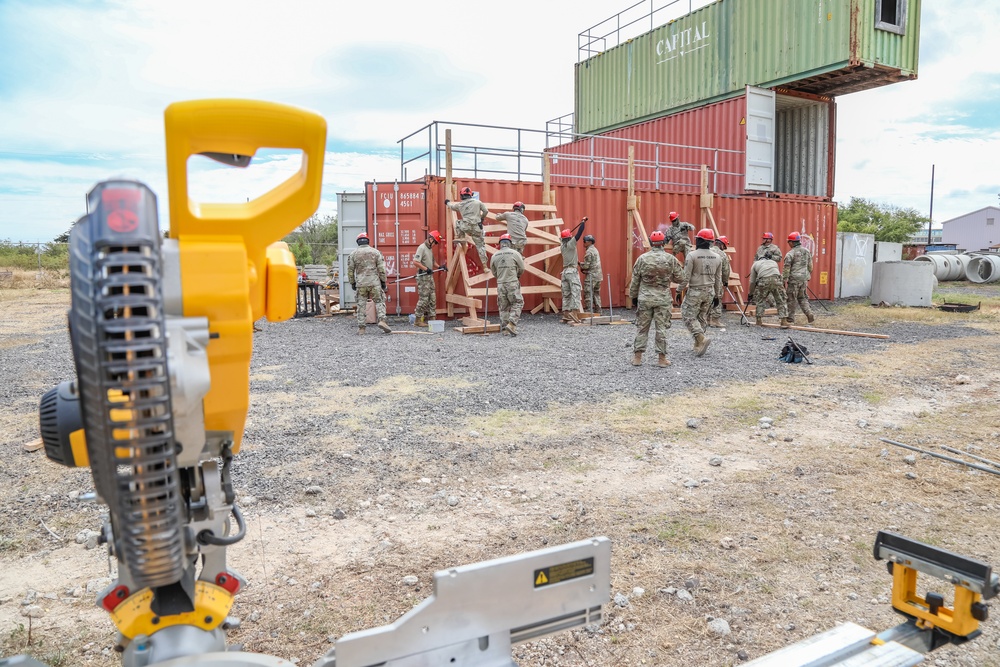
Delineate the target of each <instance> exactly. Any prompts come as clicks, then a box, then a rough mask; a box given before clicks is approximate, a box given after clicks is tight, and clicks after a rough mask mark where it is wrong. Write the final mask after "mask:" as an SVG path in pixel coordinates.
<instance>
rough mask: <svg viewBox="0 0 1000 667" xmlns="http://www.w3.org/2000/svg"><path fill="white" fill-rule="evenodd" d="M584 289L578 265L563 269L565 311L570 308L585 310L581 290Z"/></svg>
mask: <svg viewBox="0 0 1000 667" xmlns="http://www.w3.org/2000/svg"><path fill="white" fill-rule="evenodd" d="M582 290H583V288H582V287H581V286H580V272H579V271H577V269H576V267H573V268H569V269H563V272H562V309H563V312H564V313H565V312H566V311H569V310H573V311H580V310H583V304H581V303H580V292H581V291H582Z"/></svg>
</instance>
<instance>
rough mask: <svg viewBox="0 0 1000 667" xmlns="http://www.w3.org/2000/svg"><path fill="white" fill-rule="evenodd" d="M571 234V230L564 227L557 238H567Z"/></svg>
mask: <svg viewBox="0 0 1000 667" xmlns="http://www.w3.org/2000/svg"><path fill="white" fill-rule="evenodd" d="M571 236H573V232H571V231H570V230H568V229H564V230H562V233H561V234H560V235H559V238H563V239H568V238H569V237H571Z"/></svg>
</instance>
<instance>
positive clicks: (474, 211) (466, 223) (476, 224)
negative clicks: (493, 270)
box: [444, 187, 490, 271]
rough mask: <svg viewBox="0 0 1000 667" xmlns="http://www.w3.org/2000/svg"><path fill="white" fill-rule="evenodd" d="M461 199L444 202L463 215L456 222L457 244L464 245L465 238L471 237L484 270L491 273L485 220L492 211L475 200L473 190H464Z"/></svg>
mask: <svg viewBox="0 0 1000 667" xmlns="http://www.w3.org/2000/svg"><path fill="white" fill-rule="evenodd" d="M461 197H462V201H460V202H458V203H455V202H452V201H449V200H448V199H445V200H444V205H445V206H447V207H448V208H450V209H451V210H452V211H455V212H456V213H459V214H461V215H460V217H459V218H458V219H457V220H456V221H455V242H456V243H463V244H464V243H466V240H465V237H466V236H471V237H472V241H473V243H475V244H476V250H478V251H479V262H480V263H481V264H482V267H483V270H484V271H489V267H488V265H487V262H486V241H485V239H484V238H483V220H485V219H486V215H487V214H488V213H489V212H490V209H488V208H486V204H484V203H483V202H481V201H479V200H478V199H473V197H472V188H468V187H466V188H462V191H461Z"/></svg>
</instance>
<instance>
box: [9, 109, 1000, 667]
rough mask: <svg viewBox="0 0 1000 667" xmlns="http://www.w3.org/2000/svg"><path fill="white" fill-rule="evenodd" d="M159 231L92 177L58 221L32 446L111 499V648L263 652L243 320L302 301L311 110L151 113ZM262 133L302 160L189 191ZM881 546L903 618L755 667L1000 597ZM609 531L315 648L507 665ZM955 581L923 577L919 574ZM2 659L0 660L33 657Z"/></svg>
mask: <svg viewBox="0 0 1000 667" xmlns="http://www.w3.org/2000/svg"><path fill="white" fill-rule="evenodd" d="M166 137H167V176H168V186H169V191H170V199H169V207H170V238H168V239H165V240H161V238H160V233H159V229H158V224H157V213H156V211H157V209H156V197H155V195H154V194H153V193H152V191H150V190H149V188H147V187H146V186H145V185H143V184H141V183H137V182H132V181H110V182H106V183H101V184H99V185H98V186H97V187H95V188H94V189H93V190H92V191H91V192H90V194H89V196H88V199H87V203H88V214H87V215H86V216H84V217H83V218H82V219H81V220H80V221H79V223H78V224H77V225H76V226H75V227H74V229H73V232H72V234H71V236H70V276H71V295H72V305H71V309H70V313H69V325H70V339H71V343H72V347H73V357H74V361H75V365H76V375H77V379H76V380H75V381H72V382H64V383H62V384H60V385H59V386H57V387H55V388H53V389H52V390H50V391H49V392H47V393H46V394H45V396H44V397H43V398H42V401H41V405H40V413H41V430H42V437H43V441H44V443H45V451H46V454H47V456H48V457H49V458H50V459H52V460H54V461H56V462H58V463H61V464H63V465H67V466H89V467H90V469H91V471H92V473H93V477H94V485H95V489H96V493H97V496H98V497H99V498H100V500H101V501H103V502H105V503H106V504H107V505H108V508H109V521H108V523H107V524H106V525H104V526H103V529H102V533H101V539H102V542H105V543H106V544H107V548H108V550H109V552H110V554H111V556H113V557H114V558H115V559H116V560H117V563H118V568H117V573H118V574H117V579H116V580H115V581H113V582H112V583H111V584H110V585H109V586H108V587H107V588H106V589H105V590H104V591H102V592H101V593H100V594H99V595H98V598H97V604H98V606H100V607H102V608H104V609H105V610H106V611H107V612H108V614H109V615H110V616H111V618H112V621H113V622H114V624H115V625H116V627H117V629H118V636H117V640H116V643H115V649H116V650H117V651H119V652H120V653H121V654H122V662H123V664H124V665H125V666H126V667H145V666H147V665H156V666H157V667H181V666H182V665H195V666H198V667H251V666H258V667H278V666H279V665H288V664H290V663H289V662H287V661H286V660H283V659H280V658H276V657H272V656H266V655H259V654H252V653H245V652H242V651H238V650H229V648H230V647H228V646H227V644H226V637H225V631H226V630H228V629H230V628H232V627H235V626H237V625H238V623H239V621H238V620H237V619H235V618H233V617H232V616H230V611H231V609H232V606H233V601H234V596H235V595H236V594H237V593H238V592H239V590H240V588H241V586H242V585H243V583H244V582H243V579H242V578H241V577H240V575H239V574H238V573H237V572H235V571H233V570H232V569H231V568H230V567H229V566H228V565H227V561H226V549H227V547H229V546H231V545H233V544H235V543H237V542H239V541H240V539H242V538H243V537H244V535H245V533H246V525H245V522H244V520H243V516H242V514H241V512H240V510H239V506H238V503H237V498H236V494H235V492H234V490H233V486H232V481H231V478H230V465H231V462H232V459H233V456H235V455H236V454H237V452H238V451H239V449H240V444H241V440H242V435H243V428H244V422H245V419H246V414H247V407H248V401H249V367H250V353H251V347H252V341H251V338H252V335H253V322H254V321H255V320H256V319H258V318H260V317H267V318H268V319H269V320H271V321H282V320H286V319H289V318H290V317H292V316H293V315H294V314H295V294H296V283H297V278H298V276H297V273H296V269H295V261H294V258H293V257H292V254H291V252H289V250H288V247H287V246H286V245H285V244H284V243H281V242H279V241H278V239H280V238H282V237H283V236H284V235H285V234H287V233H288V232H290V231H291V230H292V229H294V228H295V227H296V226H297V225H298V224H299V223H300V222H301V221H303V220H305V219H306V218H308V217H309V216H310V215H311V214H312V213H313V212H314V211H315V210H316V207H317V205H318V202H319V197H320V186H321V181H322V168H323V157H324V151H325V141H326V123H325V122H324V120H323V119H322V117H320V116H318V115H315V114H312V113H309V112H305V111H301V110H298V109H293V108H291V107H286V106H281V105H277V104H268V103H263V102H248V101H239V100H205V101H197V102H184V103H179V104H174V105H171V106H170V107H168V108H167V111H166ZM261 148H285V149H299V150H301V151H302V153H303V159H302V165H301V168H300V169H299V171H298V172H297V173H296V174H295V175H294V176H292V177H291V178H289V179H288V180H286V181H285V182H284V183H282V184H281V185H279V186H278V187H276V188H275V189H273V190H271V191H270V192H267V193H266V194H264V195H262V196H260V197H258V198H257V199H254V200H252V201H248V202H246V203H245V204H201V203H196V202H193V201H191V199H190V198H189V196H188V180H187V178H188V172H187V163H188V158H189V157H191V156H192V155H197V154H201V155H207V156H209V157H211V158H213V159H216V160H219V161H221V162H224V163H226V164H229V165H232V166H236V167H244V166H246V165H247V164H249V162H250V159H251V157H252V156H253V155H254V154H255V153H256V152H257V150H258V149H261ZM875 557H876V559H882V560H886V561H888V562H889V564H890V571H891V572H892V575H893V607H894V608H895V609H896V610H897V611H899V612H900V613H902V614H904V615H905V616H906V617H907V619H908V620H907V621H906V622H905V623H903V624H901V625H900V626H897V627H896V628H893V629H891V630H888V631H886V632H883V633H881V634H876V633H874V632H872V631H870V630H867V629H865V628H862V627H860V626H857V625H853V624H847V625H844V626H840V627H838V628H835V629H834V630H831V631H829V632H827V633H823V634H821V635H817V636H816V637H813V638H810V639H808V640H805V641H803V642H800V643H799V644H795V645H793V646H789V647H787V648H786V649H782V650H781V651H778V652H777V653H775V654H772V655H770V656H765V657H763V658H760V659H759V660H758V661H754V662H753V663H750V664H753V665H754V666H755V667H757V666H758V665H759V666H760V667H764V666H765V665H766V666H767V667H771V666H772V665H773V666H775V667H777V666H781V667H833V666H834V665H839V666H841V667H850V666H858V665H885V666H889V665H894V666H904V665H916V664H918V663H919V662H921V661H922V659H923V655H924V654H926V653H929V652H930V651H933V650H934V649H936V648H938V647H940V646H942V645H945V644H948V643H962V642H964V641H967V640H969V639H972V638H974V637H975V636H977V635H978V634H979V622H980V621H983V620H985V619H986V617H987V608H986V606H985V604H984V603H983V600H986V599H989V598H992V597H994V596H996V595H997V594H1000V582H998V578H997V575H995V574H993V573H992V570H991V569H990V567H989V566H988V565H985V564H983V563H979V562H977V561H973V560H970V559H966V558H963V557H961V556H958V555H956V554H951V553H949V552H946V551H943V550H940V549H936V548H934V547H930V546H928V545H925V544H921V543H919V542H915V541H912V540H908V539H906V538H904V537H902V536H898V535H893V534H890V533H880V534H879V537H878V539H877V540H876V544H875ZM610 571H611V543H610V541H609V540H608V539H607V538H603V537H597V538H592V539H588V540H582V541H580V542H575V543H572V544H567V545H563V546H558V547H553V548H550V549H543V550H541V551H536V552H531V553H527V554H520V555H514V556H510V557H507V558H501V559H498V560H494V561H489V562H486V563H478V564H474V565H466V566H462V567H456V568H450V569H447V570H443V571H441V572H438V573H436V574H435V576H434V592H433V594H432V596H431V597H430V598H428V599H427V600H424V601H423V602H422V603H421V604H419V605H418V606H417V607H415V608H414V609H413V610H411V611H410V612H408V613H407V614H405V615H404V616H402V617H401V618H400V619H399V620H397V621H396V622H395V623H392V624H390V625H387V626H384V627H380V628H374V629H371V630H365V631H361V632H356V633H352V634H349V635H346V636H344V637H342V638H341V639H339V640H338V641H337V642H336V644H335V646H334V649H333V650H331V651H330V652H329V653H328V654H327V655H325V656H323V657H322V658H320V659H319V660H318V661H317V662H316V663H315V666H314V667H431V666H438V665H441V666H448V667H512V666H514V665H515V663H514V662H513V660H512V659H511V645H512V644H514V643H516V642H520V641H527V640H530V639H536V638H539V637H542V636H545V635H547V634H550V633H553V632H559V631H563V630H567V629H571V628H575V627H581V626H585V625H593V624H597V623H599V622H600V621H601V617H602V605H603V604H605V603H606V602H607V601H608V599H609V597H610V591H611V581H610ZM918 572H919V573H924V574H929V575H931V576H935V577H938V578H940V579H943V580H945V581H947V582H948V583H950V584H952V585H954V587H955V593H954V596H953V600H954V602H953V604H952V605H951V606H950V607H949V606H948V605H946V604H945V599H944V596H942V595H938V594H934V593H927V594H925V595H924V596H923V597H921V596H920V595H919V594H918V593H917V573H918ZM40 664H41V663H38V662H37V661H35V660H34V659H32V658H30V657H26V656H18V657H15V658H9V659H6V660H4V659H0V667H13V666H14V665H20V666H24V667H29V666H37V665H40Z"/></svg>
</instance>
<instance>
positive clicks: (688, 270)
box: [684, 248, 722, 296]
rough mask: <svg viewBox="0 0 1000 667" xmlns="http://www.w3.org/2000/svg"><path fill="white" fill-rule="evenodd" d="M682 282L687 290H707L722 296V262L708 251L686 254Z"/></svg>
mask: <svg viewBox="0 0 1000 667" xmlns="http://www.w3.org/2000/svg"><path fill="white" fill-rule="evenodd" d="M684 282H686V283H687V284H688V289H697V288H699V287H700V288H707V289H710V290H712V294H714V295H715V296H722V260H721V259H719V258H718V257H717V256H716V254H715V253H714V252H712V251H711V250H709V249H707V248H706V249H704V250H695V251H694V252H690V253H688V256H687V257H686V258H685V260H684Z"/></svg>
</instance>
